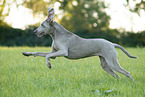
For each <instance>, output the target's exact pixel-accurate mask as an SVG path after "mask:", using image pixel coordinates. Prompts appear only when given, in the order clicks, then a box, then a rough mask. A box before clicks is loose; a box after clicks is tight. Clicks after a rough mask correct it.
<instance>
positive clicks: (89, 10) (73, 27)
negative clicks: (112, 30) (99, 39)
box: [61, 0, 110, 33]
mask: <svg viewBox="0 0 145 97" xmlns="http://www.w3.org/2000/svg"><path fill="white" fill-rule="evenodd" d="M61 7H62V8H63V9H64V16H63V18H62V20H61V24H62V25H64V26H65V27H66V28H67V29H68V30H70V31H73V32H80V31H81V32H83V31H85V32H86V31H89V32H90V33H91V32H99V31H103V32H105V31H106V30H107V29H108V28H109V20H110V17H109V16H108V15H107V14H106V12H105V8H106V6H105V4H104V2H103V1H100V0H88V1H86V0H70V1H68V2H65V3H62V6H61Z"/></svg>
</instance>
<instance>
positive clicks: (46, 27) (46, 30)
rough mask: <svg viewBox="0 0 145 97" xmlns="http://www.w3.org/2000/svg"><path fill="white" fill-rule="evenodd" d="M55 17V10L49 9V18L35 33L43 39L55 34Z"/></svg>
mask: <svg viewBox="0 0 145 97" xmlns="http://www.w3.org/2000/svg"><path fill="white" fill-rule="evenodd" d="M54 15H55V12H54V9H53V8H51V7H49V8H48V17H47V19H46V20H45V21H43V22H42V23H41V25H40V26H39V27H38V28H37V29H36V30H35V31H34V33H35V34H36V35H37V36H38V37H42V36H43V35H46V34H50V33H52V32H53V29H54V28H53V17H54Z"/></svg>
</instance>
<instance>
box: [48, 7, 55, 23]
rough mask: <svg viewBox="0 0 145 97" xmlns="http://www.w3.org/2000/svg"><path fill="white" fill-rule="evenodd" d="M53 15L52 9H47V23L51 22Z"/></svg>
mask: <svg viewBox="0 0 145 97" xmlns="http://www.w3.org/2000/svg"><path fill="white" fill-rule="evenodd" d="M54 15H55V12H54V9H53V8H51V7H49V8H48V18H47V21H48V22H49V21H52V20H53V17H54Z"/></svg>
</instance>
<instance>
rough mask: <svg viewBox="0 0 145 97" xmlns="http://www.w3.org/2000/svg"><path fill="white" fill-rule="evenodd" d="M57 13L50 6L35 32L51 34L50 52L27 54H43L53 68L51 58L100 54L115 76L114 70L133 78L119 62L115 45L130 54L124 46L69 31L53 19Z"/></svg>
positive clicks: (102, 60)
mask: <svg viewBox="0 0 145 97" xmlns="http://www.w3.org/2000/svg"><path fill="white" fill-rule="evenodd" d="M54 15H55V13H54V9H53V8H50V7H49V8H48V17H47V19H46V20H45V21H43V22H42V23H41V26H40V27H38V28H37V29H36V30H35V31H34V33H35V34H36V35H37V36H38V37H42V36H43V35H46V34H49V35H50V36H51V37H52V39H53V43H52V46H51V48H52V50H51V51H50V52H46V53H44V52H23V55H25V56H42V57H45V58H46V64H47V66H48V67H49V68H51V64H50V62H49V59H50V58H53V59H55V57H61V56H64V57H66V58H68V59H80V58H85V57H91V56H99V58H100V62H101V66H102V68H103V69H104V70H105V71H106V72H108V73H109V74H111V75H112V76H114V77H116V78H117V77H119V76H118V75H117V74H116V73H115V72H114V71H117V72H119V73H122V74H124V75H125V76H127V77H129V78H130V79H131V80H133V78H132V76H131V74H130V73H129V72H128V71H126V70H124V69H123V68H122V67H121V66H120V65H119V63H118V60H117V52H116V51H115V47H117V48H120V49H121V50H122V51H123V52H124V53H125V54H126V55H127V56H128V57H130V58H137V57H134V56H132V55H130V54H129V53H128V52H127V51H126V50H125V49H124V48H123V47H122V46H120V45H118V44H115V43H111V42H109V41H107V40H105V39H84V38H81V37H79V36H77V35H76V34H74V33H71V32H69V31H68V30H66V29H65V28H64V27H63V26H61V25H60V24H59V23H57V22H55V21H54V20H53V17H54Z"/></svg>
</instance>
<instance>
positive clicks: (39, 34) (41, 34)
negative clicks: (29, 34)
mask: <svg viewBox="0 0 145 97" xmlns="http://www.w3.org/2000/svg"><path fill="white" fill-rule="evenodd" d="M44 34H45V33H44V32H42V33H38V34H37V36H38V37H42V36H43V35H44Z"/></svg>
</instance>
